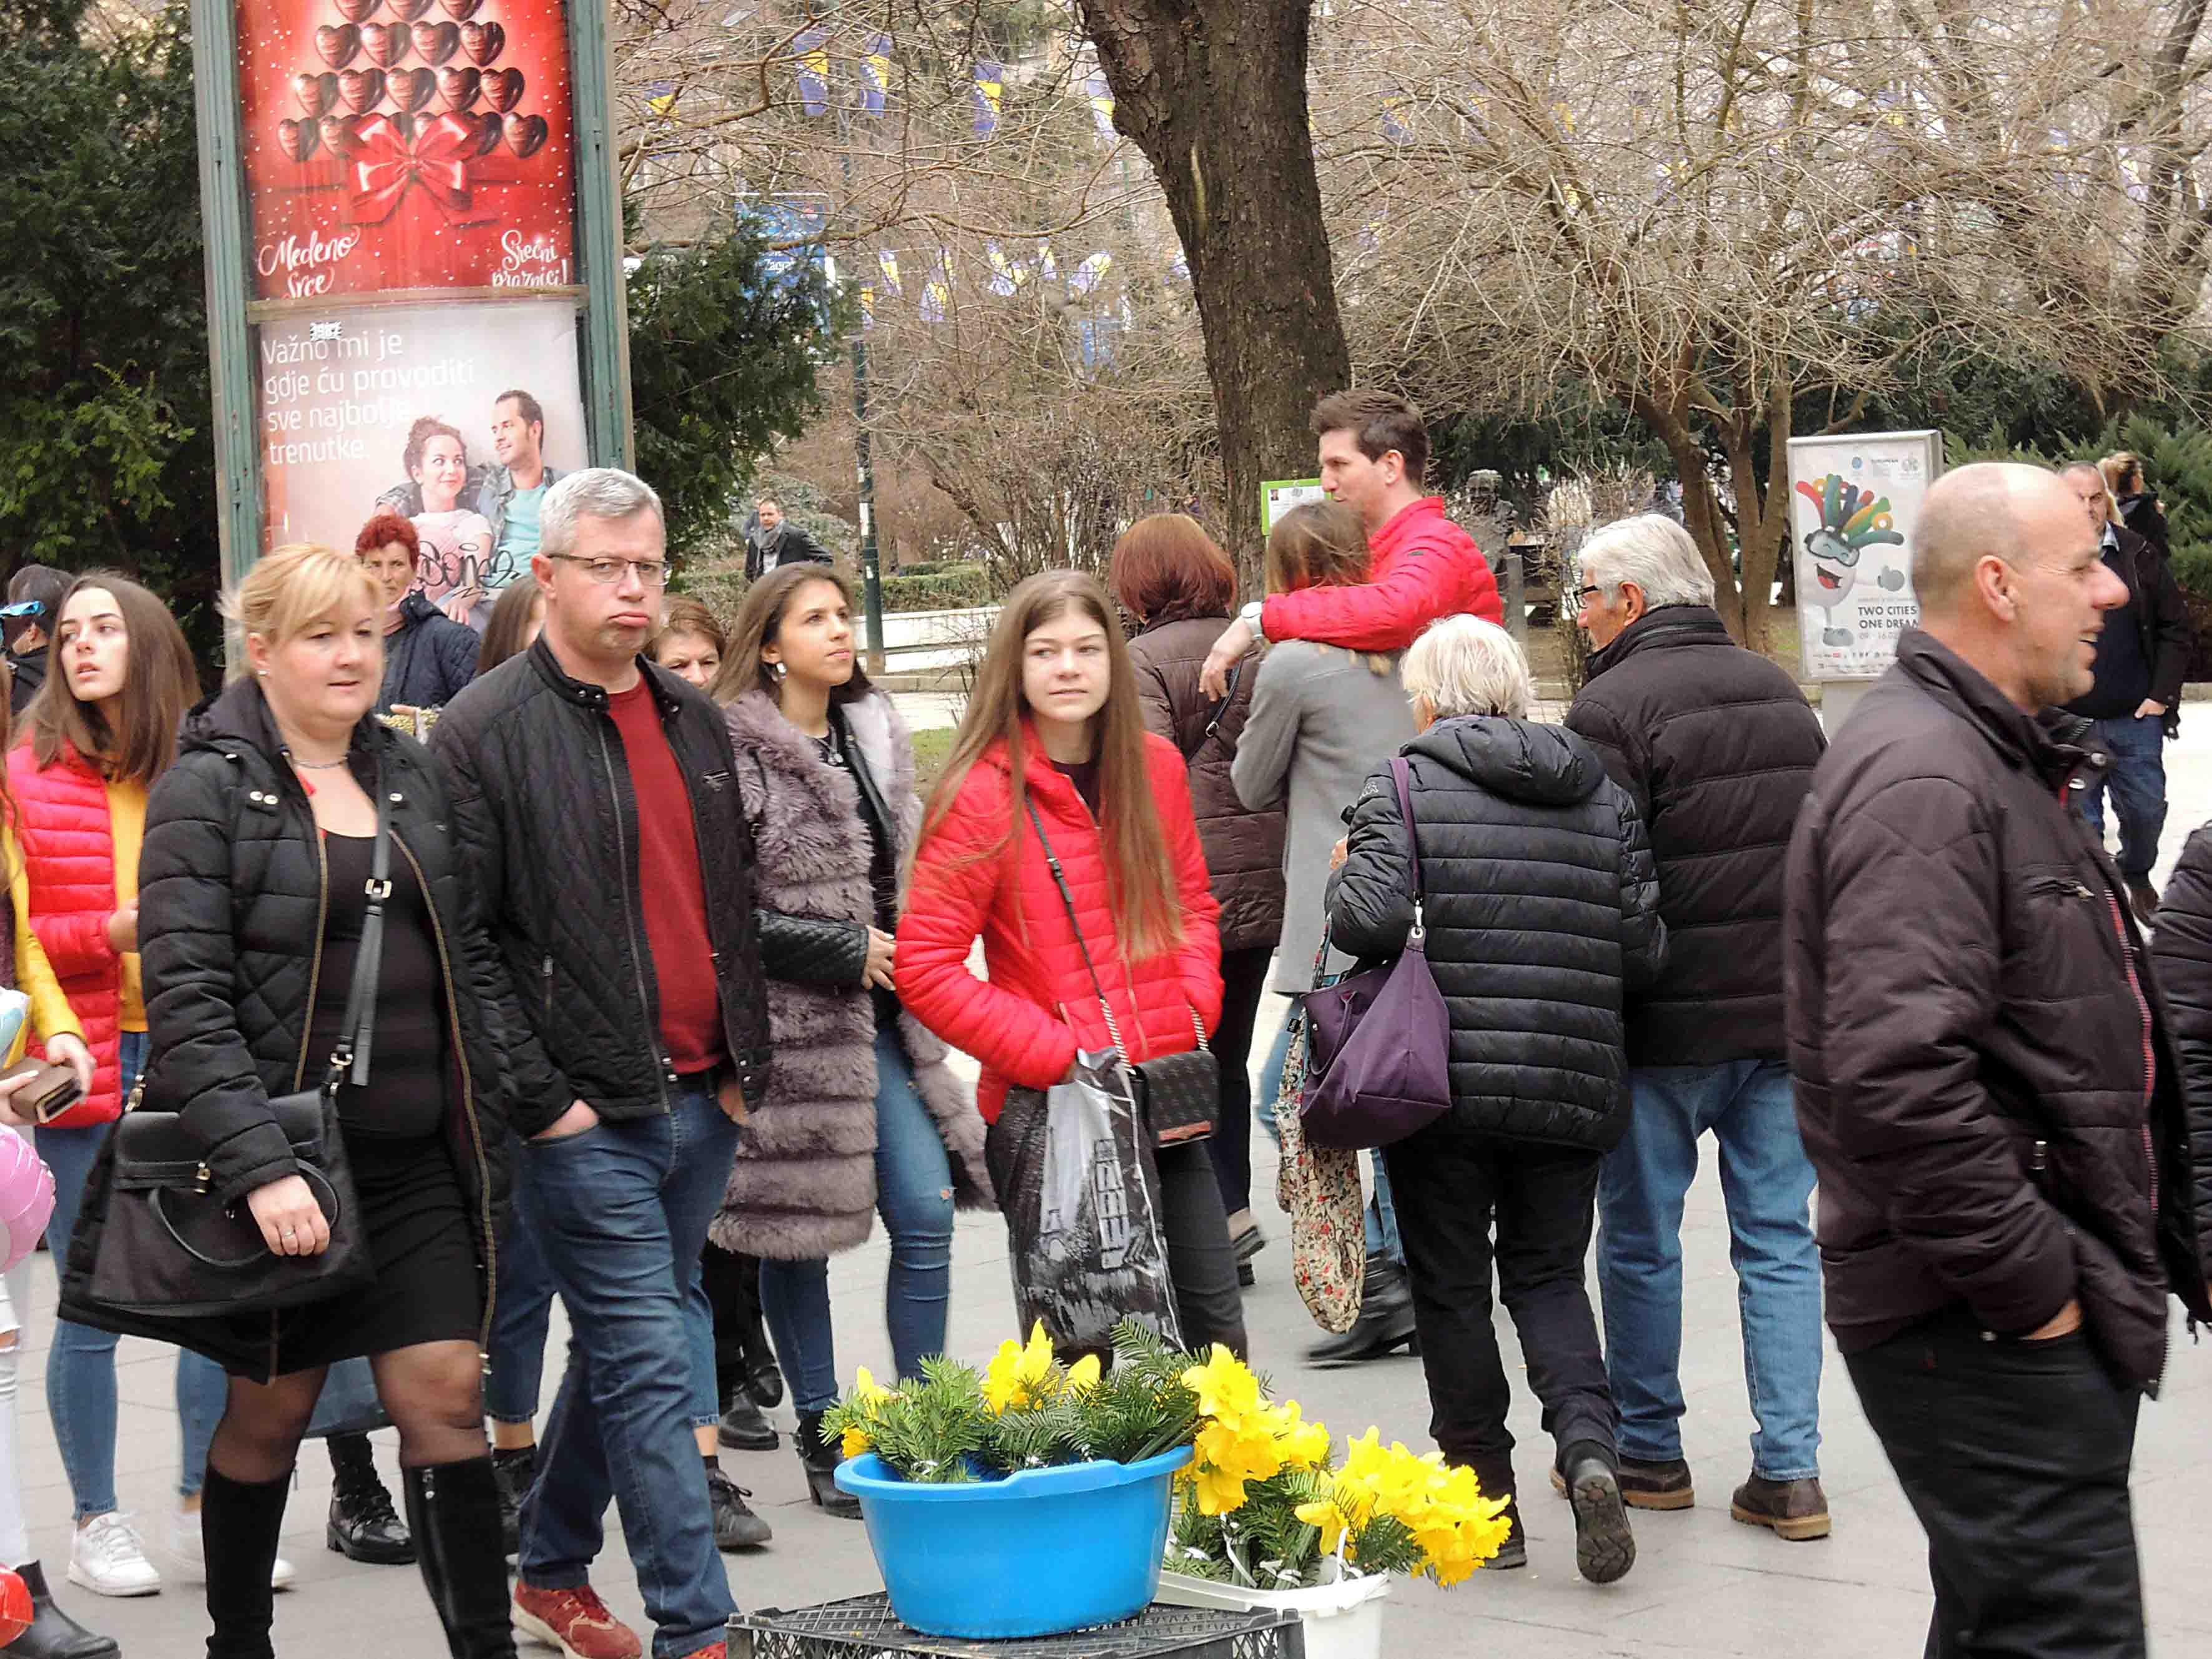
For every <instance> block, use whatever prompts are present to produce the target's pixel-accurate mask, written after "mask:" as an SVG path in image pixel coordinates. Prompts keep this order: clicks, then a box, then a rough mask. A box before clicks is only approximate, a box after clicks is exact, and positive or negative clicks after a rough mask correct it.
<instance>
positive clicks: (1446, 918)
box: [1329, 617, 1666, 1583]
mask: <svg viewBox="0 0 2212 1659" xmlns="http://www.w3.org/2000/svg"><path fill="white" fill-rule="evenodd" d="M1403 672H1404V678H1405V684H1406V690H1407V695H1408V696H1409V697H1410V699H1411V701H1412V702H1413V722H1414V725H1415V726H1417V727H1418V728H1419V734H1418V735H1417V736H1416V737H1415V738H1413V741H1412V742H1411V743H1408V744H1407V745H1406V746H1405V749H1404V750H1402V753H1403V754H1404V756H1405V757H1406V759H1407V762H1408V767H1407V771H1408V774H1409V776H1408V789H1407V798H1408V799H1409V800H1410V801H1411V803H1412V806H1413V825H1412V830H1413V845H1414V847H1415V848H1417V849H1418V851H1419V858H1420V887H1421V897H1420V902H1421V906H1422V912H1423V921H1424V922H1425V927H1426V928H1427V939H1426V950H1427V953H1428V960H1429V965H1430V968H1431V970H1432V971H1433V973H1434V974H1435V975H1436V981H1437V989H1438V990H1440V991H1441V992H1442V993H1443V999H1444V1002H1445V1006H1446V1007H1447V1008H1448V1009H1449V1013H1450V1017H1451V1054H1450V1066H1449V1070H1450V1077H1451V1091H1452V1106H1451V1109H1450V1110H1449V1112H1447V1113H1446V1114H1445V1115H1443V1116H1442V1117H1441V1118H1438V1119H1437V1121H1435V1122H1434V1123H1432V1124H1431V1125H1430V1126H1429V1127H1426V1128H1425V1129H1422V1130H1420V1131H1419V1133H1415V1134H1413V1135H1411V1136H1408V1137H1407V1139H1404V1140H1401V1141H1399V1142H1397V1143H1396V1144H1395V1145H1393V1146H1390V1147H1389V1148H1388V1149H1387V1150H1386V1152H1385V1153H1384V1157H1385V1160H1386V1162H1387V1164H1388V1165H1389V1171H1390V1184H1391V1187H1392V1189H1393V1191H1394V1193H1395V1198H1396V1204H1397V1211H1398V1229H1399V1233H1400V1236H1401V1238H1402V1239H1403V1241H1404V1243H1405V1250H1406V1267H1407V1275H1408V1277H1409V1278H1410V1279H1411V1280H1412V1283H1413V1319H1414V1325H1415V1328H1416V1330H1417V1332H1418V1333H1419V1337H1420V1342H1421V1363H1422V1364H1423V1366H1424V1367H1425V1370H1426V1372H1427V1376H1428V1384H1429V1400H1430V1403H1431V1407H1432V1410H1433V1417H1432V1419H1431V1425H1430V1429H1431V1433H1432V1434H1433V1435H1434V1436H1435V1437H1436V1441H1437V1445H1438V1446H1440V1447H1441V1448H1442V1449H1443V1454H1444V1455H1445V1457H1446V1458H1447V1459H1448V1460H1449V1461H1450V1462H1453V1463H1462V1464H1466V1465H1468V1467H1470V1468H1473V1469H1474V1471H1475V1474H1477V1476H1478V1477H1479V1478H1480V1480H1481V1481H1482V1486H1483V1490H1484V1491H1485V1492H1488V1493H1490V1494H1491V1495H1492V1496H1510V1495H1512V1493H1513V1492H1514V1491H1515V1485H1514V1477H1513V1437H1512V1435H1511V1434H1510V1432H1509V1431H1507V1429H1506V1426H1505V1413H1506V1407H1507V1406H1508V1404H1509V1402H1510V1391H1509V1389H1508V1386H1507V1383H1506V1375H1505V1368H1504V1364H1503V1363H1502V1362H1501V1360H1500V1358H1499V1357H1498V1341H1497V1338H1496V1336H1495V1334H1493V1332H1492V1326H1491V1269H1492V1261H1493V1259H1494V1260H1495V1262H1496V1266H1497V1275H1498V1289H1499V1293H1500V1295H1501V1297H1502V1298H1503V1300H1504V1304H1505V1307H1506V1310H1507V1311H1508V1312H1509V1313H1510V1314H1511V1315H1512V1316H1513V1322H1514V1326H1515V1328H1516V1329H1517V1330H1518V1331H1519V1333H1520V1335H1521V1346H1522V1351H1523V1352H1524V1353H1525V1355H1526V1357H1527V1359H1528V1383H1529V1386H1530V1387H1531V1388H1533V1389H1534V1390H1535V1391H1536V1395H1537V1398H1538V1399H1539V1400H1541V1401H1542V1402H1543V1407H1544V1416H1543V1423H1544V1427H1545V1428H1546V1429H1547V1431H1549V1432H1550V1433H1551V1435H1552V1437H1553V1441H1554V1442H1555V1443H1556V1446H1557V1455H1556V1456H1555V1458H1554V1461H1553V1475H1554V1478H1555V1480H1558V1481H1559V1482H1560V1483H1561V1484H1562V1485H1564V1486H1565V1489H1566V1492H1567V1494H1568V1497H1569V1498H1570V1499H1571V1502H1572V1504H1573V1508H1574V1516H1575V1533H1576V1565H1577V1567H1578V1568H1579V1570H1580V1571H1581V1572H1582V1575H1583V1577H1585V1578H1588V1579H1589V1580H1591V1581H1592V1582H1593V1583H1610V1582H1612V1581H1613V1580H1614V1579H1616V1578H1619V1577H1621V1575H1622V1574H1624V1573H1626V1571H1628V1570H1629V1568H1630V1567H1631V1566H1632V1565H1633V1564H1634V1562H1635V1559H1636V1543H1635V1540H1634V1538H1633V1536H1632V1534H1631V1533H1630V1531H1629V1527H1628V1515H1627V1510H1626V1508H1625V1507H1624V1506H1623V1504H1622V1501H1621V1496H1620V1486H1619V1483H1618V1480H1617V1477H1616V1457H1617V1453H1616V1451H1615V1447H1614V1430H1615V1424H1616V1413H1615V1411H1614V1408H1613V1395H1612V1393H1611V1390H1610V1389H1609V1388H1608V1386H1607V1381H1606V1372H1605V1362H1604V1360H1603V1358H1601V1355H1600V1353H1599V1351H1598V1338H1597V1322H1596V1320H1595V1317H1594V1316H1593V1315H1592V1313H1591V1310H1590V1302H1589V1292H1588V1291H1587V1290H1586V1289H1585V1287H1584V1285H1583V1258H1584V1257H1585V1255H1587V1254H1588V1253H1589V1243H1590V1231H1591V1219H1592V1212H1593V1207H1594V1205H1595V1200H1596V1195H1597V1181H1598V1166H1599V1163H1600V1160H1601V1158H1602V1157H1603V1155H1604V1153H1605V1152H1606V1150H1607V1148H1608V1147H1610V1146H1612V1145H1613V1143H1614V1142H1615V1141H1616V1140H1618V1139H1620V1134H1621V1132H1622V1130H1623V1128H1624V1127H1626V1122H1627V1115H1628V1103H1629V1095H1628V1063H1627V1060H1626V1056H1625V1054H1623V1052H1622V1020H1621V1003H1622V995H1623V992H1624V990H1625V989H1627V988H1630V987H1637V986H1639V985H1642V984H1644V983H1645V982H1647V981H1650V979H1651V978H1653V977H1654V976H1656V974H1657V973H1658V971H1659V969H1660V968H1661V967H1662V965H1663V963H1664V960H1665V957H1666V929H1665V927H1664V924H1663V923H1662V921H1660V918H1659V908H1658V907H1659V895H1658V887H1657V884H1656V881H1655V879H1654V878H1653V875H1652V866H1651V854H1650V848H1649V846H1648V845H1647V843H1646V842H1645V838H1644V824H1643V821H1642V820H1641V819H1640V818H1639V817H1638V815H1637V811H1636V806H1635V804H1634V802H1632V800H1631V799H1629V797H1628V796H1627V794H1626V793H1624V792H1623V791H1622V790H1621V789H1620V787H1619V786H1618V785H1616V784H1615V783H1613V781H1612V780H1611V779H1609V778H1608V777H1607V775H1606V770H1605V768H1604V766H1603V765H1602V764H1601V763H1600V762H1599V760H1598V757H1597V756H1596V754H1595V752H1594V751H1593V750H1591V749H1590V747H1589V744H1586V743H1584V742H1583V740H1582V739H1581V738H1578V737H1577V736H1575V735H1574V733H1572V732H1568V731H1565V730H1564V729H1562V728H1560V727H1559V726H1547V725H1541V724H1539V723H1537V722H1536V721H1534V720H1530V719H1529V718H1528V707H1529V702H1530V700H1531V692H1530V687H1529V683H1528V663H1527V660H1526V659H1524V658H1523V657H1522V654H1521V649H1520V647H1518V646H1517V645H1516V644H1515V643H1514V642H1513V641H1512V640H1511V639H1510V637H1509V636H1508V635H1506V634H1505V632H1504V630H1503V629H1499V628H1498V627H1496V626H1494V625H1492V623H1486V622H1482V621H1480V620H1478V619H1477V618H1475V617H1447V618H1446V619H1445V620H1443V621H1442V622H1440V623H1437V624H1436V625H1435V626H1434V627H1433V628H1431V629H1429V630H1428V632H1427V633H1425V634H1424V635H1422V636H1421V637H1420V638H1419V640H1418V641H1415V642H1414V644H1413V649H1412V650H1411V651H1409V652H1407V655H1406V659H1405V664H1404V670H1403ZM1351 825H1352V828H1351V833H1350V834H1349V836H1346V843H1345V857H1344V863H1343V865H1342V867H1341V868H1340V870H1339V871H1338V872H1337V874H1336V876H1335V877H1334V878H1333V881H1332V885H1331V888H1330V892H1329V925H1330V928H1331V932H1332V937H1333V938H1334V939H1335V941H1336V943H1337V944H1338V945H1340V946H1341V947H1342V948H1344V949H1345V950H1346V951H1351V952H1352V953H1353V954H1355V955H1357V956H1359V957H1389V956H1394V955H1395V954H1396V953H1397V952H1399V951H1401V950H1402V949H1404V947H1405V945H1406V940H1407V935H1408V933H1410V932H1411V931H1412V928H1413V910H1414V881H1413V870H1412V867H1411V864H1410V860H1409V859H1408V856H1407V825H1406V824H1405V823H1403V822H1402V819H1401V814H1400V811H1399V806H1398V796H1397V791H1396V788H1395V785H1394V783H1393V781H1392V778H1391V774H1390V772H1389V770H1388V769H1384V770H1383V771H1379V772H1377V773H1376V774H1375V775H1374V776H1373V777H1371V778H1370V779H1369V780H1368V781H1367V785H1366V787H1365V788H1364V790H1363V791H1362V793H1361V794H1360V798H1359V800H1358V804H1357V805H1355V806H1354V807H1353V809H1352V814H1351ZM1493 1228H1494V1238H1493ZM1510 1514H1511V1516H1512V1520H1513V1534H1512V1535H1511V1537H1510V1538H1509V1539H1508V1540H1507V1541H1506V1544H1505V1547H1504V1549H1502V1550H1501V1551H1500V1552H1499V1553H1498V1558H1497V1559H1494V1560H1493V1561H1492V1563H1491V1564H1490V1565H1492V1566H1493V1567H1506V1566H1519V1565H1523V1564H1524V1563H1525V1562H1526V1561H1527V1560H1528V1547H1527V1545H1526V1543H1525V1542H1524V1541H1523V1540H1522V1536H1521V1517H1520V1514H1519V1511H1518V1509H1517V1507H1516V1509H1515V1510H1512V1511H1510Z"/></svg>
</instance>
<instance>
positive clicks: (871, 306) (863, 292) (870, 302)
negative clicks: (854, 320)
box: [860, 283, 876, 330]
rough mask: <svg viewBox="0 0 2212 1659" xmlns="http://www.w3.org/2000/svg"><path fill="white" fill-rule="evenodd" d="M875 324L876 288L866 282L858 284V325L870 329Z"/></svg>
mask: <svg viewBox="0 0 2212 1659" xmlns="http://www.w3.org/2000/svg"><path fill="white" fill-rule="evenodd" d="M875 325H876V290H875V289H873V288H872V287H871V286H870V285H869V284H868V283H861V284H860V326H861V328H863V329H864V330H865V329H871V328H873V327H874V326H875Z"/></svg>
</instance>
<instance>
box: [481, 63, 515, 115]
mask: <svg viewBox="0 0 2212 1659" xmlns="http://www.w3.org/2000/svg"><path fill="white" fill-rule="evenodd" d="M483 95H484V102H486V103H487V104H489V105H490V106H492V107H493V108H494V109H495V110H497V111H498V112H500V113H501V115H504V114H506V113H507V111H509V110H511V109H513V107H514V106H516V105H517V104H519V103H520V102H521V101H522V71H521V70H519V69H503V70H485V71H484V72H483Z"/></svg>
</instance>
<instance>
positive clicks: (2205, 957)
mask: <svg viewBox="0 0 2212 1659" xmlns="http://www.w3.org/2000/svg"><path fill="white" fill-rule="evenodd" d="M2150 959H2151V963H2152V971H2153V973H2154V975H2155V976H2156V978H2157V980H2158V988H2159V992H2160V997H2161V999H2162V1001H2163V1007H2164V1010H2165V1013H2166V1029H2167V1030H2169V1031H2171V1032H2172V1035H2173V1043H2174V1048H2176V1049H2177V1050H2178V1051H2179V1054H2180V1057H2181V1073H2180V1075H2181V1095H2182V1100H2183V1102H2184V1103H2185V1110H2184V1111H2183V1113H2182V1115H2181V1133H2182V1134H2183V1135H2184V1136H2185V1138H2186V1139H2187V1144H2188V1157H2187V1167H2186V1170H2184V1168H2183V1165H2182V1162H2181V1160H2179V1159H2178V1158H2177V1160H2176V1163H2175V1168H2174V1176H2173V1178H2174V1180H2176V1181H2184V1180H2185V1181H2186V1182H2188V1187H2189V1194H2188V1195H2189V1199H2190V1207H2191V1217H2192V1219H2193V1220H2194V1222H2195V1224H2196V1233H2197V1255H2198V1256H2199V1257H2200V1258H2201V1259H2202V1261H2203V1263H2204V1267H2205V1273H2206V1275H2207V1276H2212V827H2207V828H2205V829H2199V830H2198V831H2197V833H2196V834H2195V835H2193V836H2190V838H2189V844H2188V845H2187V846H2186V847H2184V848H2182V849H2181V858H2180V861H2179V863H2177V864H2176V865H2175V866H2173V874H2172V876H2170V877H2169V878H2167V880H2166V892H2165V895H2164V896H2162V897H2161V898H2160V900H2159V903H2158V926H2157V927H2156V929H2155V930H2154V931H2153V933H2151V936H2150Z"/></svg>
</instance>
